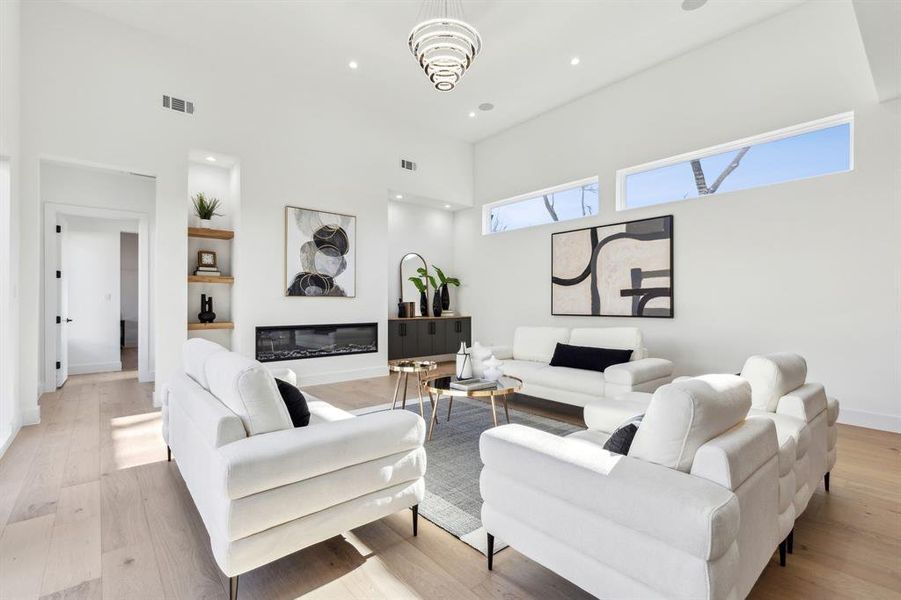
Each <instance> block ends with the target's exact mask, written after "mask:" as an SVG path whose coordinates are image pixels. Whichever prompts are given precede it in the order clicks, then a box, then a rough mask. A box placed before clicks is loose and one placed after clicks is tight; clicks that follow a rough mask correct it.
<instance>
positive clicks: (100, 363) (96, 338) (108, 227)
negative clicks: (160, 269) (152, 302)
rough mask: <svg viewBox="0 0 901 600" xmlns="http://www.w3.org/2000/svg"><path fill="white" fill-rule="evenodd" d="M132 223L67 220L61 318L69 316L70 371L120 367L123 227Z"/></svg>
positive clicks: (82, 218)
mask: <svg viewBox="0 0 901 600" xmlns="http://www.w3.org/2000/svg"><path fill="white" fill-rule="evenodd" d="M136 227H137V223H127V222H119V221H110V220H103V219H93V218H88V217H67V218H66V219H65V224H64V232H63V236H62V239H63V246H62V251H63V252H62V259H63V264H62V269H63V285H65V286H67V289H68V310H67V314H65V315H63V317H68V318H70V319H72V322H71V323H69V324H68V325H67V330H68V331H67V335H68V349H69V353H68V363H69V374H70V375H77V374H80V373H102V372H106V371H119V370H121V369H122V362H121V359H120V349H119V315H120V310H121V283H120V282H121V280H120V277H121V262H120V251H121V250H120V247H121V244H122V240H121V232H122V230H123V229H134V228H136ZM135 237H137V236H135ZM135 254H137V253H135ZM135 262H137V261H135ZM136 312H137V311H136Z"/></svg>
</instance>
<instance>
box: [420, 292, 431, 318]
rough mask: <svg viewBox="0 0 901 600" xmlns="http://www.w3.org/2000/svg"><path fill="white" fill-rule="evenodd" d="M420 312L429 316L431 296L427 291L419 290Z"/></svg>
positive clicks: (424, 315)
mask: <svg viewBox="0 0 901 600" xmlns="http://www.w3.org/2000/svg"><path fill="white" fill-rule="evenodd" d="M419 314H420V315H422V316H423V317H427V316H429V297H428V296H426V295H425V292H419Z"/></svg>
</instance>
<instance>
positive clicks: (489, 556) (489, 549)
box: [488, 533, 494, 571]
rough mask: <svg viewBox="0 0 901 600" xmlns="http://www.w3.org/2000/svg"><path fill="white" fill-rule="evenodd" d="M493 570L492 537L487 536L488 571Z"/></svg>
mask: <svg viewBox="0 0 901 600" xmlns="http://www.w3.org/2000/svg"><path fill="white" fill-rule="evenodd" d="M492 569H494V536H493V535H491V534H490V533H489V534H488V570H489V571H491V570H492Z"/></svg>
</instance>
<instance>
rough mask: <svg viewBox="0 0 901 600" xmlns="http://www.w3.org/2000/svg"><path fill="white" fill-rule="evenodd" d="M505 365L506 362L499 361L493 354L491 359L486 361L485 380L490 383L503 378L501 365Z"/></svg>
mask: <svg viewBox="0 0 901 600" xmlns="http://www.w3.org/2000/svg"><path fill="white" fill-rule="evenodd" d="M502 364H504V361H502V360H498V359H497V358H496V357H495V356H494V355H493V354H492V355H491V358H489V359H488V360H486V361H485V371H484V374H483V376H484V378H485V379H487V380H488V381H497V380H498V379H500V378H501V377H502V376H503V373H501V365H502Z"/></svg>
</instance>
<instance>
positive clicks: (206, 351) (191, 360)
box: [181, 338, 228, 391]
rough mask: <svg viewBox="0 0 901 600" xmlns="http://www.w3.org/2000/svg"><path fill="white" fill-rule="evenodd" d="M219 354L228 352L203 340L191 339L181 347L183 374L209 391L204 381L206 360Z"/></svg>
mask: <svg viewBox="0 0 901 600" xmlns="http://www.w3.org/2000/svg"><path fill="white" fill-rule="evenodd" d="M219 352H228V350H226V349H225V348H223V347H222V346H220V345H219V344H216V343H214V342H211V341H209V340H205V339H203V338H191V339H190V340H188V341H186V342H185V343H184V345H183V346H182V351H181V361H182V366H183V367H184V370H185V373H187V375H188V377H190V378H191V379H193V380H194V381H196V382H197V383H198V385H200V387H202V388H203V389H205V390H207V391H209V390H210V384H209V382H208V381H207V379H206V371H205V370H204V367H205V366H206V361H207V359H208V358H209V357H210V356H212V355H214V354H218V353H219Z"/></svg>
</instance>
